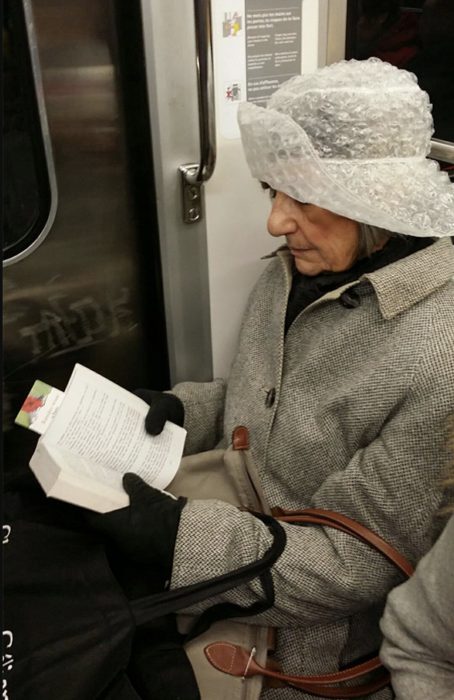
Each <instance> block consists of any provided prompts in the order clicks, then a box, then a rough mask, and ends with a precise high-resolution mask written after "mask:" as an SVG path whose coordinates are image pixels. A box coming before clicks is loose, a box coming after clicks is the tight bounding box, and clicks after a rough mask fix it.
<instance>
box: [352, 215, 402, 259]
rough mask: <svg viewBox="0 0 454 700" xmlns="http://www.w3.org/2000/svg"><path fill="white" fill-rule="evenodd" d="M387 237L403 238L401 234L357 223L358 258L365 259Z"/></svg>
mask: <svg viewBox="0 0 454 700" xmlns="http://www.w3.org/2000/svg"><path fill="white" fill-rule="evenodd" d="M389 237H393V238H396V237H404V236H403V234H402V233H394V232H393V231H388V230H387V229H385V228H380V227H379V226H372V224H363V223H362V222H359V255H358V257H359V258H367V257H369V256H370V255H372V253H373V252H374V250H375V248H376V246H377V245H380V244H381V243H383V241H385V240H386V239H387V238H389Z"/></svg>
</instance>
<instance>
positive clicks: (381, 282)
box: [172, 239, 454, 700]
mask: <svg viewBox="0 0 454 700" xmlns="http://www.w3.org/2000/svg"><path fill="white" fill-rule="evenodd" d="M453 275H454V247H453V246H452V245H451V242H450V241H449V240H447V239H444V240H440V241H438V242H436V243H434V244H433V245H430V246H429V247H428V248H425V249H424V250H421V251H418V252H417V253H414V254H413V255H411V256H409V257H407V258H405V259H402V260H399V261H397V262H395V263H392V264H390V265H388V266H386V267H384V268H382V269H379V270H376V271H374V272H372V273H368V274H366V275H364V276H363V277H362V278H361V279H360V280H359V285H358V286H357V287H356V291H357V292H358V294H359V295H360V300H361V304H360V306H358V307H357V308H345V307H344V306H342V304H341V303H339V296H340V294H341V293H342V291H344V290H345V289H346V288H348V287H350V286H352V284H355V283H350V284H348V285H345V286H344V287H341V288H339V289H337V290H336V291H334V292H330V293H329V294H327V295H325V296H324V297H322V298H321V299H319V300H318V301H316V302H314V303H313V304H311V305H310V306H308V307H307V308H306V309H305V310H304V311H303V312H302V313H301V314H300V315H299V316H298V317H297V318H296V319H295V321H294V323H293V324H292V326H291V327H290V329H289V331H288V333H287V335H286V337H285V338H284V319H285V307H286V301H287V298H288V294H289V290H290V285H291V258H290V255H289V253H288V251H285V250H280V251H278V252H277V253H276V254H274V256H273V259H272V260H271V262H270V263H269V265H268V267H267V268H266V270H265V271H264V273H263V274H262V276H261V278H260V279H259V281H258V283H257V284H256V286H255V289H254V290H253V292H252V294H251V297H250V300H249V303H248V306H247V309H246V312H245V316H244V321H243V325H242V329H241V334H240V341H239V349H238V353H237V356H236V359H235V361H234V363H233V366H232V370H231V374H230V377H229V380H228V382H224V381H223V380H215V381H213V382H209V383H190V382H184V383H181V384H179V385H177V386H176V387H175V388H174V389H173V391H174V393H175V394H176V395H178V396H179V397H180V398H181V400H182V401H183V403H184V407H185V427H186V428H187V430H188V439H187V446H186V450H187V453H195V452H199V451H203V450H207V449H211V448H212V447H214V446H215V445H216V443H218V441H219V440H220V441H221V444H227V442H228V440H229V436H230V435H231V431H232V429H233V428H234V427H235V426H236V425H239V424H241V425H246V426H247V427H248V428H249V430H250V434H251V446H252V453H253V457H254V459H255V462H256V465H257V468H258V471H259V474H260V477H261V482H262V487H263V490H264V492H265V494H266V497H267V499H268V502H269V504H270V506H281V507H283V508H293V509H294V508H299V509H300V508H306V507H311V506H312V507H319V508H329V509H332V510H337V511H340V512H342V513H345V514H346V515H348V516H350V517H353V518H355V519H357V520H359V521H360V522H363V523H364V524H365V525H367V526H368V527H370V528H372V529H374V530H375V531H376V532H378V533H379V534H380V535H381V536H382V537H384V538H385V539H387V540H389V541H390V542H391V543H393V544H394V546H395V547H397V548H398V549H400V550H401V551H402V553H404V554H405V555H406V556H407V557H409V558H410V560H412V561H413V562H416V561H417V560H418V559H420V557H421V556H422V555H423V554H424V553H425V552H426V551H427V550H428V549H429V548H430V546H431V543H432V541H433V538H434V536H435V532H436V530H437V527H436V523H437V519H436V518H434V514H435V512H436V511H437V509H438V508H439V506H440V504H441V498H442V497H441V490H440V488H439V478H440V474H441V472H442V469H443V462H444V450H443V444H444V438H445V436H444V424H445V421H446V417H447V416H448V414H449V413H451V412H452V411H453V410H454V283H453V282H452V277H453ZM356 284H358V281H357V282H356ZM272 389H274V392H275V400H274V403H273V402H272V400H271V398H270V397H271V396H272V395H271V394H270V393H269V392H270V390H272ZM267 397H268V398H267ZM286 530H287V546H286V549H285V551H284V553H283V554H282V556H281V557H280V559H279V560H278V562H277V563H276V564H275V566H274V567H273V578H274V583H275V589H276V602H275V605H274V607H273V608H272V609H271V610H269V611H267V612H266V613H263V614H262V615H261V616H259V617H258V618H255V622H256V623H258V624H267V625H272V626H275V627H277V628H278V646H277V657H278V658H279V660H280V661H281V662H282V666H283V668H284V669H285V671H286V672H287V673H291V674H298V673H300V674H301V673H304V674H309V673H328V672H330V671H334V670H336V669H338V668H339V666H342V665H343V664H348V663H349V662H351V661H352V660H356V659H357V658H359V657H361V656H363V655H364V654H368V653H370V652H372V651H373V650H376V649H377V648H378V647H379V644H380V633H379V628H378V620H379V618H380V615H381V612H382V609H383V605H384V601H385V598H386V595H387V592H388V591H389V590H390V589H391V588H392V587H393V586H395V585H396V584H398V583H399V582H400V581H401V580H402V579H401V577H400V575H399V574H396V572H395V571H394V569H393V568H392V566H391V565H389V564H387V563H385V561H384V560H383V558H382V557H381V556H380V555H379V554H377V553H375V552H373V551H371V550H369V549H368V548H367V547H366V546H365V545H363V544H361V543H359V542H358V541H356V540H353V539H352V538H351V537H349V536H347V535H345V534H343V533H339V532H337V531H335V530H331V529H328V528H327V529H324V528H321V527H318V526H314V527H305V528H301V527H297V526H291V525H290V526H286ZM269 545H270V535H269V532H268V530H267V529H266V528H265V526H263V525H262V524H261V523H260V522H259V521H257V520H256V519H255V518H253V517H252V516H250V515H249V514H248V513H244V512H240V511H238V510H237V509H235V508H234V507H233V506H230V505H228V504H225V503H222V502H221V501H201V500H198V501H197V500H194V501H190V502H189V503H188V505H186V507H185V508H184V509H183V512H182V518H181V521H180V527H179V530H178V537H177V542H176V548H175V557H174V566H173V574H172V586H173V587H177V586H182V585H185V584H190V583H194V582H196V581H199V580H205V579H206V578H207V576H209V575H213V576H215V575H219V574H221V573H224V572H226V571H227V570H231V569H232V568H234V567H238V566H241V565H243V564H245V563H249V562H250V561H252V560H255V559H256V558H257V557H259V556H261V555H262V554H263V552H264V551H265V550H266V549H267V547H268V546H269ZM259 597H261V587H260V584H258V583H257V581H252V582H251V583H250V584H248V585H244V586H241V587H238V588H236V589H234V590H232V591H230V592H228V593H226V594H224V595H223V596H222V597H221V599H222V600H230V601H233V602H236V603H239V604H240V605H245V604H250V603H252V602H254V601H255V600H257V599H258V598H259ZM213 602H214V601H213V599H211V600H210V601H209V604H210V605H211V604H212V603H213ZM203 607H204V606H199V607H198V608H194V609H192V610H191V612H197V611H200V610H201V609H203ZM262 697H263V698H266V699H267V700H271V699H273V700H274V699H276V700H290V699H292V700H302V699H303V698H309V697H310V696H308V695H306V694H305V693H301V692H299V691H297V690H294V689H290V688H287V689H286V688H280V689H267V690H264V691H263V693H262ZM373 697H374V700H378V699H379V698H380V700H383V699H385V698H389V697H391V692H390V691H389V690H388V689H385V690H382V691H380V692H378V693H376V694H375V695H374V696H373Z"/></svg>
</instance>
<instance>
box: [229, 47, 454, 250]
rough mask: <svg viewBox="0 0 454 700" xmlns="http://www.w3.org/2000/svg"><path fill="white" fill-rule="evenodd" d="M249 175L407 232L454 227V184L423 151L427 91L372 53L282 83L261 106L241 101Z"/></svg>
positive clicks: (442, 232) (429, 126) (427, 134)
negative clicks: (263, 105) (358, 59)
mask: <svg viewBox="0 0 454 700" xmlns="http://www.w3.org/2000/svg"><path fill="white" fill-rule="evenodd" d="M238 120H239V125H240V130H241V136H242V140H243V146H244V150H245V154H246V159H247V161H248V164H249V167H250V170H251V172H252V175H253V176H254V177H257V178H258V179H259V180H262V181H264V182H267V183H268V184H269V185H270V186H271V187H273V188H275V189H276V190H279V191H282V192H285V193H286V194H288V195H290V196H291V197H294V198H295V199H297V200H299V201H301V202H310V203H312V204H317V205H318V206H321V207H323V208H325V209H329V210H330V211H333V212H335V213H337V214H341V215H343V216H348V217H349V218H351V219H355V220H357V221H363V222H365V223H368V224H373V225H375V226H380V227H382V228H386V229H388V230H391V231H395V232H399V233H405V234H408V235H413V236H437V237H441V236H449V235H451V236H452V235H454V185H452V184H451V183H450V181H449V177H448V175H447V174H446V173H444V172H441V171H440V169H439V167H438V164H437V163H436V162H434V161H431V160H429V159H427V158H426V155H427V154H428V152H429V149H430V139H431V136H432V133H433V121H432V115H431V105H430V102H429V98H428V95H427V93H425V92H423V91H422V90H421V89H420V88H419V87H418V84H417V81H416V78H415V76H414V75H413V74H412V73H408V72H407V71H404V70H400V69H398V68H395V67H394V66H391V65H390V64H389V63H384V62H383V61H380V60H379V59H377V58H372V59H368V60H367V61H356V60H351V61H341V62H340V63H336V64H333V65H331V66H326V67H325V68H321V69H319V70H317V71H315V72H314V73H311V74H307V75H301V76H295V77H294V78H291V79H290V80H288V81H287V82H285V83H284V84H283V85H282V86H281V87H280V88H279V90H277V91H276V92H275V93H274V95H272V97H271V99H270V101H269V103H268V107H267V108H266V109H264V108H263V107H258V106H256V105H253V104H251V103H243V104H241V105H240V108H239V112H238Z"/></svg>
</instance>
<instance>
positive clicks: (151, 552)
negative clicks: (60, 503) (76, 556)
mask: <svg viewBox="0 0 454 700" xmlns="http://www.w3.org/2000/svg"><path fill="white" fill-rule="evenodd" d="M123 486H124V489H125V491H126V493H127V494H129V498H130V504H129V506H128V507H126V508H120V509H119V510H114V511H111V512H110V513H102V514H101V513H93V512H91V513H87V515H86V519H87V521H88V523H89V525H90V526H91V527H92V528H93V529H94V530H96V531H97V532H99V533H101V534H102V535H104V536H105V537H106V539H107V540H108V541H109V543H111V544H112V545H113V546H114V547H115V548H117V549H118V550H119V552H121V553H122V554H123V555H125V556H126V557H127V558H128V559H130V560H131V561H133V562H134V563H135V564H139V565H142V566H143V565H145V566H150V567H154V568H159V569H160V570H161V571H162V574H163V576H164V578H170V574H171V571H172V563H173V552H174V549H175V541H176V538H177V532H178V525H179V522H180V516H181V511H182V510H183V508H184V506H185V504H186V502H187V499H186V498H178V499H177V498H173V497H172V496H169V495H167V494H165V493H163V492H162V491H159V490H158V489H154V488H153V487H152V486H148V484H146V483H145V481H143V479H141V478H140V476H137V474H132V473H129V474H125V475H124V477H123Z"/></svg>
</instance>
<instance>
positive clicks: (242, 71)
mask: <svg viewBox="0 0 454 700" xmlns="http://www.w3.org/2000/svg"><path fill="white" fill-rule="evenodd" d="M212 11H213V41H214V57H215V85H216V113H217V122H218V127H219V131H220V134H221V135H222V136H224V137H225V138H238V137H239V129H238V125H237V119H236V117H237V110H238V105H239V103H240V102H241V101H244V100H248V101H249V102H254V103H255V104H258V105H263V106H264V105H265V104H266V102H267V101H268V99H269V97H270V95H271V94H272V93H273V92H274V91H275V90H277V88H278V87H279V85H281V83H283V82H284V81H285V80H288V78H290V77H292V76H293V75H297V74H299V73H301V11H302V0H216V1H215V2H213V3H212Z"/></svg>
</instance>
